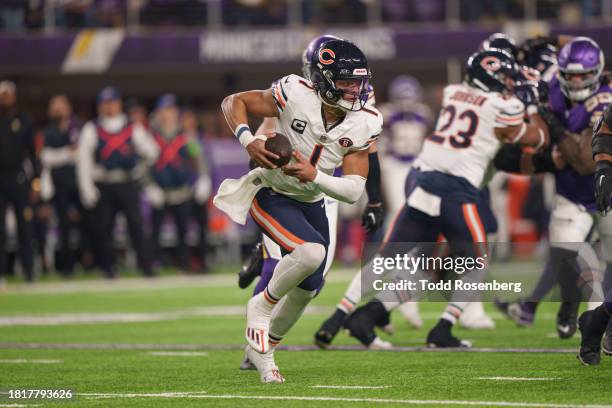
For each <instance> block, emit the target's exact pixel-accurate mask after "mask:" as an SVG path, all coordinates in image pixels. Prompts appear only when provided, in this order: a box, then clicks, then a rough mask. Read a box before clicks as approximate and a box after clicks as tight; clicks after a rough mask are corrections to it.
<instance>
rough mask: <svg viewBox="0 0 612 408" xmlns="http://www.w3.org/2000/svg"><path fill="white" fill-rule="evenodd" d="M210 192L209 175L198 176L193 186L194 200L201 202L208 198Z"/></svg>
mask: <svg viewBox="0 0 612 408" xmlns="http://www.w3.org/2000/svg"><path fill="white" fill-rule="evenodd" d="M211 192H212V183H211V182H210V177H208V176H200V177H199V178H198V180H197V181H196V183H195V185H194V186H193V195H194V198H195V200H196V201H197V202H198V203H200V204H203V203H205V202H206V201H207V200H208V199H209V198H210V193H211Z"/></svg>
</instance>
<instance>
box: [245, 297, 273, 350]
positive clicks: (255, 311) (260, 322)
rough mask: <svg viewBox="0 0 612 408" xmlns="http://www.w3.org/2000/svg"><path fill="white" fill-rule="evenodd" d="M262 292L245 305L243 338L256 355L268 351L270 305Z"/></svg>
mask: <svg viewBox="0 0 612 408" xmlns="http://www.w3.org/2000/svg"><path fill="white" fill-rule="evenodd" d="M264 292H265V290H264V291H263V292H259V293H258V294H257V295H255V296H253V297H252V298H251V299H250V300H249V302H248V303H247V327H246V332H245V337H246V340H247V342H248V344H249V345H250V346H251V347H252V348H253V350H254V351H256V352H258V353H266V352H268V351H269V350H270V345H269V344H268V330H269V328H270V319H271V317H272V308H273V307H274V304H271V303H270V302H268V300H266V298H264Z"/></svg>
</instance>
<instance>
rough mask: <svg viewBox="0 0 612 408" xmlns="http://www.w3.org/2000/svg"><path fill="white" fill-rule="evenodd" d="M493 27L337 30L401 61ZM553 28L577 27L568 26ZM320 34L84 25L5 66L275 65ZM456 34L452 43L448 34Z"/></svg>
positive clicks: (470, 39)
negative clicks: (136, 30) (146, 30)
mask: <svg viewBox="0 0 612 408" xmlns="http://www.w3.org/2000/svg"><path fill="white" fill-rule="evenodd" d="M610 30H612V29H611V28H609V27H601V28H591V29H588V30H587V31H588V32H587V33H586V34H585V33H584V30H582V32H581V35H588V36H590V37H592V38H595V39H597V40H598V41H599V42H600V44H601V46H602V48H603V49H604V50H606V49H612V40H611V38H612V35H610ZM490 31H491V30H486V29H483V28H474V29H465V30H456V31H454V30H448V29H447V30H427V29H423V30H407V29H391V28H371V29H365V30H364V29H344V30H334V34H335V35H338V36H341V37H343V38H346V39H349V40H351V41H353V42H355V43H356V44H357V45H359V46H360V47H361V48H362V49H363V50H364V52H365V53H366V54H367V55H368V58H369V59H370V60H372V61H391V60H393V61H398V60H405V59H411V60H414V59H429V60H443V59H446V58H448V57H461V58H463V57H465V56H467V55H469V54H470V53H471V52H472V51H473V44H475V43H478V41H479V39H482V38H484V37H486V36H487V35H488V34H490ZM552 31H553V32H557V31H559V32H564V33H566V34H572V33H573V31H572V30H571V29H565V28H558V29H553V30H552ZM316 34H317V33H316V32H314V31H313V32H305V31H302V30H293V29H285V30H248V31H234V32H227V31H210V32H194V33H150V34H128V33H125V32H124V31H123V30H82V31H80V32H79V33H77V34H57V35H55V34H54V35H45V36H27V37H15V36H2V37H0V59H1V60H2V61H3V64H2V67H1V69H2V70H4V72H8V73H11V72H19V71H20V70H21V69H26V70H27V69H32V67H33V66H36V67H37V68H41V67H44V68H48V69H52V70H61V71H62V72H64V73H102V72H107V71H112V70H114V69H132V68H138V67H143V66H147V67H151V66H155V67H156V68H159V67H168V66H182V67H189V66H192V67H197V66H201V65H202V64H228V63H237V62H240V63H253V64H271V63H272V64H273V63H279V62H291V61H296V60H300V59H301V49H302V48H303V46H304V45H306V43H307V42H308V39H310V38H312V36H314V35H316ZM449 36H452V38H453V41H452V42H449V41H448V38H449ZM296 44H299V46H296ZM32 50H38V51H37V52H32Z"/></svg>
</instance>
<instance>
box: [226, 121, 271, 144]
mask: <svg viewBox="0 0 612 408" xmlns="http://www.w3.org/2000/svg"><path fill="white" fill-rule="evenodd" d="M234 135H235V136H236V138H237V139H238V140H239V141H240V144H241V145H242V146H244V147H247V146H248V145H250V144H251V143H253V142H254V141H255V140H263V141H264V142H265V141H266V137H265V136H261V135H258V136H253V133H251V129H250V128H249V125H245V124H244V123H241V124H240V125H238V126H236V129H235V130H234Z"/></svg>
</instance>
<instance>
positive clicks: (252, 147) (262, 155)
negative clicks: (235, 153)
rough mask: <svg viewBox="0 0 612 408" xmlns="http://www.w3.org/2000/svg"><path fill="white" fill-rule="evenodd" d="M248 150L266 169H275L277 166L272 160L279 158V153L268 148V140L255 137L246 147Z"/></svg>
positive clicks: (252, 157)
mask: <svg viewBox="0 0 612 408" xmlns="http://www.w3.org/2000/svg"><path fill="white" fill-rule="evenodd" d="M246 151H247V153H248V154H249V156H250V157H251V159H253V160H254V161H255V162H256V163H257V164H259V165H260V166H262V167H265V168H266V169H275V168H276V167H277V166H276V165H275V164H274V163H272V162H271V161H270V160H278V159H279V157H278V155H276V154H274V153H272V152H271V151H269V150H266V142H265V141H263V140H261V139H255V140H253V141H252V142H251V143H249V144H248V145H247V147H246Z"/></svg>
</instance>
